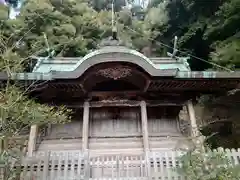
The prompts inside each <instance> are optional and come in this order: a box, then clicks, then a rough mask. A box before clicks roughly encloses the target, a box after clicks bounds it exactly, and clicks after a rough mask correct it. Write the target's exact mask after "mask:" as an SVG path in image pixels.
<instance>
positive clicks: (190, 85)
mask: <svg viewBox="0 0 240 180" xmlns="http://www.w3.org/2000/svg"><path fill="white" fill-rule="evenodd" d="M37 59H38V61H37V63H36V65H35V66H34V68H33V69H32V72H30V73H16V74H13V75H12V76H11V77H7V75H5V76H3V75H2V76H1V81H4V80H6V79H7V78H10V79H13V80H16V81H18V82H19V83H21V84H24V86H25V87H29V85H30V84H32V83H33V82H35V84H36V85H35V86H34V89H33V90H32V91H30V92H29V95H30V96H31V97H34V98H36V99H37V100H38V101H39V102H40V103H45V104H49V105H51V106H59V105H65V106H66V107H68V108H71V109H73V111H74V115H73V117H72V121H71V122H68V123H65V124H53V125H46V126H44V127H37V126H36V125H32V127H31V130H30V136H29V141H28V155H29V156H32V155H34V154H36V153H41V152H44V151H50V152H58V151H76V150H77V151H83V152H84V151H88V152H90V153H91V154H113V155H116V154H124V153H126V154H141V153H144V152H148V151H151V152H154V151H168V150H177V149H179V148H190V147H192V146H194V143H195V142H193V140H192V139H193V138H194V137H196V136H198V135H199V131H198V129H197V122H196V117H195V112H194V108H193V102H192V100H195V99H196V98H197V97H200V96H201V95H203V94H224V93H226V92H228V91H230V90H233V89H235V88H236V87H237V86H238V85H239V83H240V72H218V71H191V69H190V67H189V65H188V63H187V58H185V57H176V58H175V57H146V56H144V55H143V54H141V53H140V52H137V51H135V50H132V49H129V48H127V47H124V46H117V45H111V46H110V45H109V46H104V47H101V48H100V49H98V50H95V51H93V52H90V53H89V54H87V55H86V56H84V57H79V58H76V57H75V58H61V57H56V58H52V59H51V58H40V57H38V58H37ZM183 108H186V109H187V112H188V118H187V119H184V120H180V119H179V112H180V111H181V110H182V109H183Z"/></svg>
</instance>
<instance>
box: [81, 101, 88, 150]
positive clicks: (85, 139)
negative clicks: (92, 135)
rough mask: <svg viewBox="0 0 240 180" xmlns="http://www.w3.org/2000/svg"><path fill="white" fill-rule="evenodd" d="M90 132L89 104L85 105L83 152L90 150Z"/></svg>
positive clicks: (85, 103)
mask: <svg viewBox="0 0 240 180" xmlns="http://www.w3.org/2000/svg"><path fill="white" fill-rule="evenodd" d="M88 130H89V102H84V105H83V129H82V133H83V134H82V151H86V150H87V149H88Z"/></svg>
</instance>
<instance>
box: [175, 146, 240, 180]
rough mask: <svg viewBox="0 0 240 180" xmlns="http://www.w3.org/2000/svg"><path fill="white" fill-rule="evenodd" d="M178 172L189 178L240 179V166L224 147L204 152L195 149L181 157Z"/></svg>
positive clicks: (207, 179)
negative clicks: (232, 160) (234, 162)
mask: <svg viewBox="0 0 240 180" xmlns="http://www.w3.org/2000/svg"><path fill="white" fill-rule="evenodd" d="M180 162H181V163H182V166H181V167H180V168H178V169H177V170H178V172H179V173H180V174H182V175H184V176H186V178H187V180H192V179H195V180H226V179H229V180H238V179H239V178H240V171H239V170H240V167H239V166H234V165H233V164H232V162H231V161H230V159H229V158H228V157H227V156H226V154H225V152H224V151H223V150H222V149H219V150H218V151H211V150H209V149H207V151H206V152H205V151H204V152H202V151H199V150H194V151H191V152H188V153H186V154H185V155H183V156H182V157H181V158H180Z"/></svg>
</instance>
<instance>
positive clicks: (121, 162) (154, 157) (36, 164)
mask: <svg viewBox="0 0 240 180" xmlns="http://www.w3.org/2000/svg"><path fill="white" fill-rule="evenodd" d="M225 152H226V154H227V156H228V157H229V158H230V160H232V162H233V164H235V165H237V164H240V159H239V157H240V151H236V150H225ZM182 154H183V153H182V152H176V151H169V152H149V153H146V154H141V155H114V156H112V155H109V156H108V155H106V156H104V155H101V156H95V155H93V154H90V153H84V154H83V153H81V152H79V151H72V152H69V151H68V152H58V153H57V152H55V153H48V152H45V153H41V154H36V155H35V156H34V157H31V158H25V159H23V160H22V167H21V168H22V170H21V175H20V176H21V178H20V179H22V180H81V179H82V180H107V179H108V180H127V179H128V180H131V179H135V180H138V179H146V180H147V179H148V180H149V179H151V180H152V179H154V180H157V179H161V180H184V179H185V178H184V177H183V176H181V175H179V174H178V173H177V172H176V169H177V167H179V166H180V163H179V161H178V157H180V156H181V155H182Z"/></svg>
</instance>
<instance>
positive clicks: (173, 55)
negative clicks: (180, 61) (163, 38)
mask: <svg viewBox="0 0 240 180" xmlns="http://www.w3.org/2000/svg"><path fill="white" fill-rule="evenodd" d="M177 41H178V37H177V36H175V37H174V46H173V53H169V52H167V55H168V56H170V57H171V58H175V57H176V54H177V52H178V49H177Z"/></svg>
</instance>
